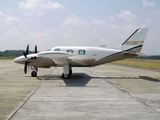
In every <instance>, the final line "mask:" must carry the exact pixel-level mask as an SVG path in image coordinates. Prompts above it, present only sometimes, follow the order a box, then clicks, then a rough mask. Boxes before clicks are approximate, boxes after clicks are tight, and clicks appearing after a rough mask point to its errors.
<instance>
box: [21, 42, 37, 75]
mask: <svg viewBox="0 0 160 120" xmlns="http://www.w3.org/2000/svg"><path fill="white" fill-rule="evenodd" d="M34 52H35V53H38V51H37V45H35V51H34ZM28 54H29V44H28V45H27V48H26V51H24V52H23V55H24V57H25V58H26V61H25V64H24V73H25V74H27V68H28V65H29V61H28V58H27V55H28ZM33 58H34V57H33ZM35 70H36V71H38V68H37V67H36V68H35Z"/></svg>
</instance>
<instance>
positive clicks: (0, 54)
mask: <svg viewBox="0 0 160 120" xmlns="http://www.w3.org/2000/svg"><path fill="white" fill-rule="evenodd" d="M23 52H25V50H5V51H0V57H18V56H21V55H23ZM29 53H34V52H33V51H29Z"/></svg>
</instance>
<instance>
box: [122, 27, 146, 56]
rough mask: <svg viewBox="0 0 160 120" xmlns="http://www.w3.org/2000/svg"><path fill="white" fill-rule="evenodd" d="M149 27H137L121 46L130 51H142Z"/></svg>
mask: <svg viewBox="0 0 160 120" xmlns="http://www.w3.org/2000/svg"><path fill="white" fill-rule="evenodd" d="M147 31H148V28H139V29H137V30H136V31H135V32H134V33H133V34H132V35H131V36H130V37H129V38H128V39H127V40H126V41H125V42H124V43H123V44H122V45H121V46H120V47H119V49H121V50H126V51H129V52H135V53H137V52H140V51H141V49H142V46H143V43H144V40H145V37H146V34H147Z"/></svg>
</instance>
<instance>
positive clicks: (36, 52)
mask: <svg viewBox="0 0 160 120" xmlns="http://www.w3.org/2000/svg"><path fill="white" fill-rule="evenodd" d="M34 52H35V53H38V51H37V45H35V50H34Z"/></svg>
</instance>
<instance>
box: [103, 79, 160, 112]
mask: <svg viewBox="0 0 160 120" xmlns="http://www.w3.org/2000/svg"><path fill="white" fill-rule="evenodd" d="M106 82H107V83H108V84H110V85H112V86H114V87H115V88H117V89H119V90H120V91H122V92H123V93H125V94H127V95H129V96H130V97H132V98H134V99H135V100H136V101H137V102H141V103H142V104H144V105H145V106H147V107H149V108H151V109H152V110H154V111H156V112H157V113H159V114H160V111H158V110H156V109H155V108H154V107H152V106H150V105H149V104H147V103H146V102H145V101H144V100H143V99H142V98H139V97H135V96H133V95H132V94H131V93H130V92H128V91H127V90H125V89H124V88H123V87H122V86H121V85H119V84H117V83H114V82H111V81H108V80H106Z"/></svg>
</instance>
